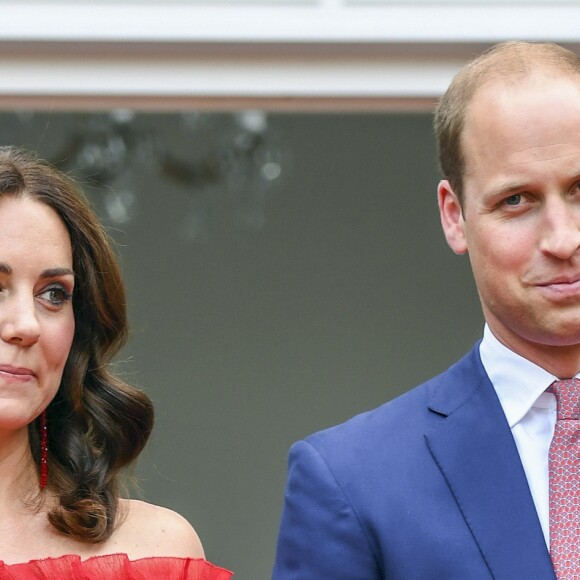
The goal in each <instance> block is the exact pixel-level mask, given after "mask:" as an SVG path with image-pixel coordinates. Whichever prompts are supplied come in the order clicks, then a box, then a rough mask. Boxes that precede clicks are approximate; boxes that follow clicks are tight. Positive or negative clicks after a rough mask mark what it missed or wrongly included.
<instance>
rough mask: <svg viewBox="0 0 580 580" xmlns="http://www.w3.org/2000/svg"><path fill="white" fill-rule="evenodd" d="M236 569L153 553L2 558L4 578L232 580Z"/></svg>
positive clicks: (0, 576)
mask: <svg viewBox="0 0 580 580" xmlns="http://www.w3.org/2000/svg"><path fill="white" fill-rule="evenodd" d="M231 577H232V573H231V572H230V571H229V570H226V569H225V568H220V567H219V566H215V565H214V564H212V563H211V562H208V561H207V560H204V559H203V558H172V557H160V556H155V557H149V558H138V559H135V560H131V559H130V558H129V557H128V556H127V554H107V555H104V556H91V557H90V558H87V559H85V560H82V559H81V557H80V556H78V555H76V554H67V555H64V556H58V557H56V558H42V559H38V560H31V561H29V562H25V563H19V564H5V563H4V562H2V561H0V580H54V579H55V578H58V579H59V580H152V579H154V578H159V579H163V580H230V578H231Z"/></svg>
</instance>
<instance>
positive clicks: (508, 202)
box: [505, 193, 522, 205]
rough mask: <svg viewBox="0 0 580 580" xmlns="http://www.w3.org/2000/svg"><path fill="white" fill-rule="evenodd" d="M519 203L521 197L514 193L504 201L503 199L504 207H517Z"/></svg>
mask: <svg viewBox="0 0 580 580" xmlns="http://www.w3.org/2000/svg"><path fill="white" fill-rule="evenodd" d="M521 202H522V196H521V194H519V193H516V194H515V195H510V196H509V197H506V199H505V204H506V205H519V204H520V203H521Z"/></svg>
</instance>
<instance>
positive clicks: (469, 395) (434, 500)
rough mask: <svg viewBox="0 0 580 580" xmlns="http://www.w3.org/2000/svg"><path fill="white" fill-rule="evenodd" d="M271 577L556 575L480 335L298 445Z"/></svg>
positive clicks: (356, 579) (502, 578)
mask: <svg viewBox="0 0 580 580" xmlns="http://www.w3.org/2000/svg"><path fill="white" fill-rule="evenodd" d="M273 578H274V580H298V579H300V580H379V579H386V578H389V579H397V580H415V579H417V580H418V579H425V580H427V579H428V580H443V579H456V580H476V579H477V580H478V579H490V578H495V579H497V580H519V579H521V580H543V579H554V578H555V576H554V571H553V568H552V563H551V561H550V556H549V553H548V550H547V548H546V544H545V542H544V537H543V535H542V530H541V527H540V523H539V520H538V517H537V513H536V510H535V507H534V504H533V500H532V496H531V493H530V490H529V487H528V483H527V480H526V477H525V474H524V470H523V467H522V464H521V461H520V458H519V455H518V451H517V448H516V445H515V443H514V439H513V437H512V434H511V432H510V429H509V426H508V424H507V421H506V418H505V415H504V413H503V410H502V408H501V405H500V403H499V400H498V398H497V395H496V393H495V390H494V389H493V386H492V385H491V383H490V381H489V379H488V377H487V374H486V373H485V370H484V368H483V365H482V364H481V360H480V358H479V348H478V345H476V346H475V347H474V348H473V349H472V350H471V352H470V353H469V354H468V355H467V356H466V357H464V358H463V359H462V360H460V361H459V362H458V363H457V364H455V365H454V366H452V367H451V368H450V369H448V370H447V371H446V372H445V373H443V374H441V375H440V376H438V377H435V378H434V379H431V380H430V381H428V382H427V383H425V384H423V385H421V386H419V387H417V388H416V389H413V390H412V391H410V392H408V393H406V394H405V395H403V396H401V397H399V398H397V399H395V400H393V401H391V402H389V403H387V404H385V405H383V406H382V407H379V408H378V409H375V410H374V411H370V412H369V413H365V414H362V415H359V416H357V417H354V418H353V419H351V420H349V421H347V422H346V423H344V424H342V425H339V426H337V427H333V428H331V429H327V430H325V431H322V432H320V433H317V434H315V435H312V436H310V437H308V438H307V439H306V440H304V441H300V442H298V443H296V444H295V445H294V446H293V447H292V450H291V452H290V461H289V475H288V484H287V489H286V496H285V504H284V510H283V515H282V523H281V527H280V535H279V538H278V548H277V555H276V564H275V568H274V573H273Z"/></svg>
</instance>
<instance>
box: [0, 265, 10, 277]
mask: <svg viewBox="0 0 580 580" xmlns="http://www.w3.org/2000/svg"><path fill="white" fill-rule="evenodd" d="M0 273H1V274H8V275H10V274H12V268H11V267H10V266H9V265H8V264H5V263H4V262H0Z"/></svg>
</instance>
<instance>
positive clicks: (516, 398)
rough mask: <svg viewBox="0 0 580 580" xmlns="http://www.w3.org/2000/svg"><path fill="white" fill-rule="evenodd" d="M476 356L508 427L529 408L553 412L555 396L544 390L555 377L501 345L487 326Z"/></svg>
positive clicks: (516, 421) (514, 423) (517, 420)
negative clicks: (479, 360) (545, 409)
mask: <svg viewBox="0 0 580 580" xmlns="http://www.w3.org/2000/svg"><path fill="white" fill-rule="evenodd" d="M479 354H480V356H481V362H482V363H483V367H484V368H485V372H486V373H487V375H488V377H489V379H490V381H491V384H492V385H493V387H494V389H495V391H496V393H497V396H498V398H499V402H500V403H501V406H502V408H503V411H504V413H505V416H506V418H507V421H508V423H509V426H510V428H511V427H513V426H514V425H516V424H517V423H518V422H519V421H521V419H522V418H523V417H524V416H525V415H526V414H527V413H528V412H529V411H530V409H531V408H532V407H542V408H547V409H554V410H555V409H556V401H555V398H554V396H553V395H551V394H550V393H546V392H545V391H546V389H547V388H548V387H549V386H550V385H551V384H552V383H553V382H554V381H555V380H557V377H555V376H554V375H551V374H550V373H549V372H548V371H546V370H544V369H543V368H541V367H539V366H538V365H536V364H534V363H533V362H531V361H529V360H527V359H525V358H524V357H522V356H520V355H519V354H516V353H515V352H513V351H512V350H510V349H509V348H507V347H506V346H505V345H503V344H502V343H501V342H500V341H499V340H498V339H497V338H496V337H495V336H494V335H493V334H492V332H491V330H490V328H489V326H488V325H487V324H486V325H485V328H484V331H483V340H482V341H481V344H480V346H479Z"/></svg>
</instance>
